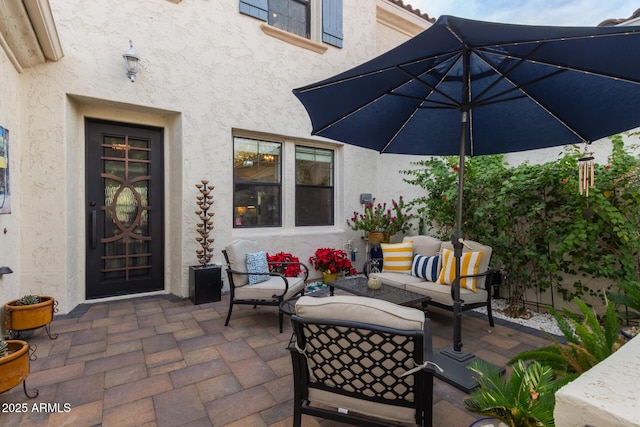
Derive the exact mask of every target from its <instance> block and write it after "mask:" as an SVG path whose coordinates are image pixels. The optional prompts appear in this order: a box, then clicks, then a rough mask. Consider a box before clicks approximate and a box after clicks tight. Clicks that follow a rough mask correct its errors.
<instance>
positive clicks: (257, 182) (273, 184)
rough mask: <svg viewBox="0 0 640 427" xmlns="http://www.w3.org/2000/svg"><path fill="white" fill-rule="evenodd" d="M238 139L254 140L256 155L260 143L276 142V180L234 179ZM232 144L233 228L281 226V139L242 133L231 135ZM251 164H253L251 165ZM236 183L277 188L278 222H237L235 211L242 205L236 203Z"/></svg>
mask: <svg viewBox="0 0 640 427" xmlns="http://www.w3.org/2000/svg"><path fill="white" fill-rule="evenodd" d="M238 139H243V140H251V141H255V142H256V143H257V144H258V151H257V153H256V155H257V156H259V155H260V154H261V152H260V149H259V147H260V143H268V144H278V146H279V149H280V159H278V162H279V165H278V173H279V176H278V179H277V181H276V182H269V181H260V180H249V181H237V180H236V167H235V161H236V141H237V140H238ZM232 146H233V150H232V151H233V156H232V157H233V164H232V176H233V178H232V182H233V184H232V192H233V195H232V204H231V209H232V218H233V224H232V225H233V228H234V229H255V228H281V227H282V226H283V218H284V206H283V185H284V176H283V175H284V171H283V164H284V160H283V157H284V155H283V147H284V143H283V142H282V141H274V140H271V139H266V138H260V137H250V136H244V135H233V138H232ZM252 166H253V165H252ZM238 185H246V186H251V187H254V188H255V187H272V188H277V190H276V193H277V196H278V203H277V205H278V212H279V221H278V223H274V224H256V225H245V224H242V223H238V221H237V219H238V217H237V212H236V210H237V209H239V208H240V207H242V206H241V205H239V204H238V203H237V200H238V199H237V197H238V191H237V190H236V188H237V186H238Z"/></svg>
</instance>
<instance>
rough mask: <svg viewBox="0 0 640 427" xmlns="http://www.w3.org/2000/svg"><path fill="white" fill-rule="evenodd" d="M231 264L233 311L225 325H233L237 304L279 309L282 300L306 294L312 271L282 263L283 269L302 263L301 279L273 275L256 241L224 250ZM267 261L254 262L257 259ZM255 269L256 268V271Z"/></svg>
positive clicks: (303, 265)
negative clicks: (231, 323) (231, 322)
mask: <svg viewBox="0 0 640 427" xmlns="http://www.w3.org/2000/svg"><path fill="white" fill-rule="evenodd" d="M222 253H223V254H224V258H225V261H226V263H227V276H228V278H229V288H230V296H229V311H228V313H227V319H226V321H225V322H224V325H225V326H228V325H229V319H230V318H231V312H232V311H233V306H234V305H236V304H244V305H253V306H254V307H256V306H258V305H270V306H276V307H278V306H279V305H280V303H281V302H282V301H285V300H288V299H290V298H292V297H294V296H295V295H297V294H300V295H304V290H305V281H306V280H307V277H308V276H309V269H308V268H307V266H306V265H305V264H303V263H301V262H295V263H294V262H281V261H279V262H278V263H277V264H278V265H279V266H283V265H289V264H298V265H299V266H300V270H301V276H299V277H285V276H284V275H283V274H281V273H277V272H270V271H269V267H268V263H267V261H266V253H265V252H264V251H262V250H260V247H259V246H258V243H257V242H255V241H253V240H245V239H239V240H234V241H233V242H231V243H229V244H228V245H227V246H226V247H225V249H224V250H223V251H222ZM262 258H264V261H263V262H257V263H253V261H255V260H256V259H259V260H260V261H262ZM252 267H253V268H252ZM278 310H279V311H278V318H279V319H278V320H279V324H280V332H282V325H283V313H282V310H280V309H279V308H278Z"/></svg>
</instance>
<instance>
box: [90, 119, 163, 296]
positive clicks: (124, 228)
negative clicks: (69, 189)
mask: <svg viewBox="0 0 640 427" xmlns="http://www.w3.org/2000/svg"><path fill="white" fill-rule="evenodd" d="M85 129H86V138H87V140H86V153H87V159H86V170H87V175H86V188H87V194H86V218H87V228H86V230H87V240H86V241H87V256H86V260H87V261H86V262H87V265H86V268H87V278H86V279H87V281H86V297H87V299H92V298H101V297H107V296H114V295H124V294H135V293H141V292H149V291H157V290H162V289H164V208H163V205H164V202H163V189H164V185H163V176H164V173H163V172H164V161H163V131H162V129H160V128H152V127H142V126H140V127H138V126H134V125H129V124H122V123H113V122H104V121H98V120H90V119H87V120H86V122H85Z"/></svg>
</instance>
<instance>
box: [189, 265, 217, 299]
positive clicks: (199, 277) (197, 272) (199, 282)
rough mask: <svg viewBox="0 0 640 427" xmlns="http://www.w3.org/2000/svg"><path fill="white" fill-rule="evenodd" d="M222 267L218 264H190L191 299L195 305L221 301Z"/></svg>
mask: <svg viewBox="0 0 640 427" xmlns="http://www.w3.org/2000/svg"><path fill="white" fill-rule="evenodd" d="M221 292H222V274H221V268H220V266H219V265H216V264H209V265H192V266H189V299H190V300H191V302H192V303H194V304H195V305H198V304H206V303H208V302H215V301H220V299H221V298H222V296H221Z"/></svg>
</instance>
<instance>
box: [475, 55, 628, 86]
mask: <svg viewBox="0 0 640 427" xmlns="http://www.w3.org/2000/svg"><path fill="white" fill-rule="evenodd" d="M540 47H542V46H540ZM536 50H537V49H536ZM481 52H483V53H485V54H487V55H492V56H503V57H505V58H508V59H514V60H517V61H518V64H516V65H514V66H513V67H512V68H511V69H510V70H508V71H507V72H506V73H510V72H511V71H513V69H514V68H515V67H517V66H518V65H519V64H522V63H524V62H529V63H533V64H540V65H544V66H547V67H553V68H558V69H561V70H564V71H573V72H578V73H584V74H590V75H593V76H596V77H603V78H608V79H613V80H618V81H622V82H627V83H633V84H640V78H638V79H631V78H629V77H621V76H614V75H611V74H603V73H601V72H598V71H594V70H589V69H586V68H578V67H574V66H569V65H564V64H559V63H558V64H554V63H551V62H547V61H542V60H538V59H530V57H531V55H532V54H533V53H534V52H535V51H531V52H530V54H529V55H526V56H523V55H513V54H511V53H510V54H504V53H498V52H494V51H491V50H484V49H482V50H481ZM478 57H479V58H482V57H481V56H479V55H478ZM483 61H484V62H485V63H487V64H488V65H489V66H491V67H492V68H494V70H496V69H495V67H493V66H492V65H491V64H489V63H488V62H486V60H484V59H483ZM496 71H497V70H496ZM506 73H505V74H506Z"/></svg>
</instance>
